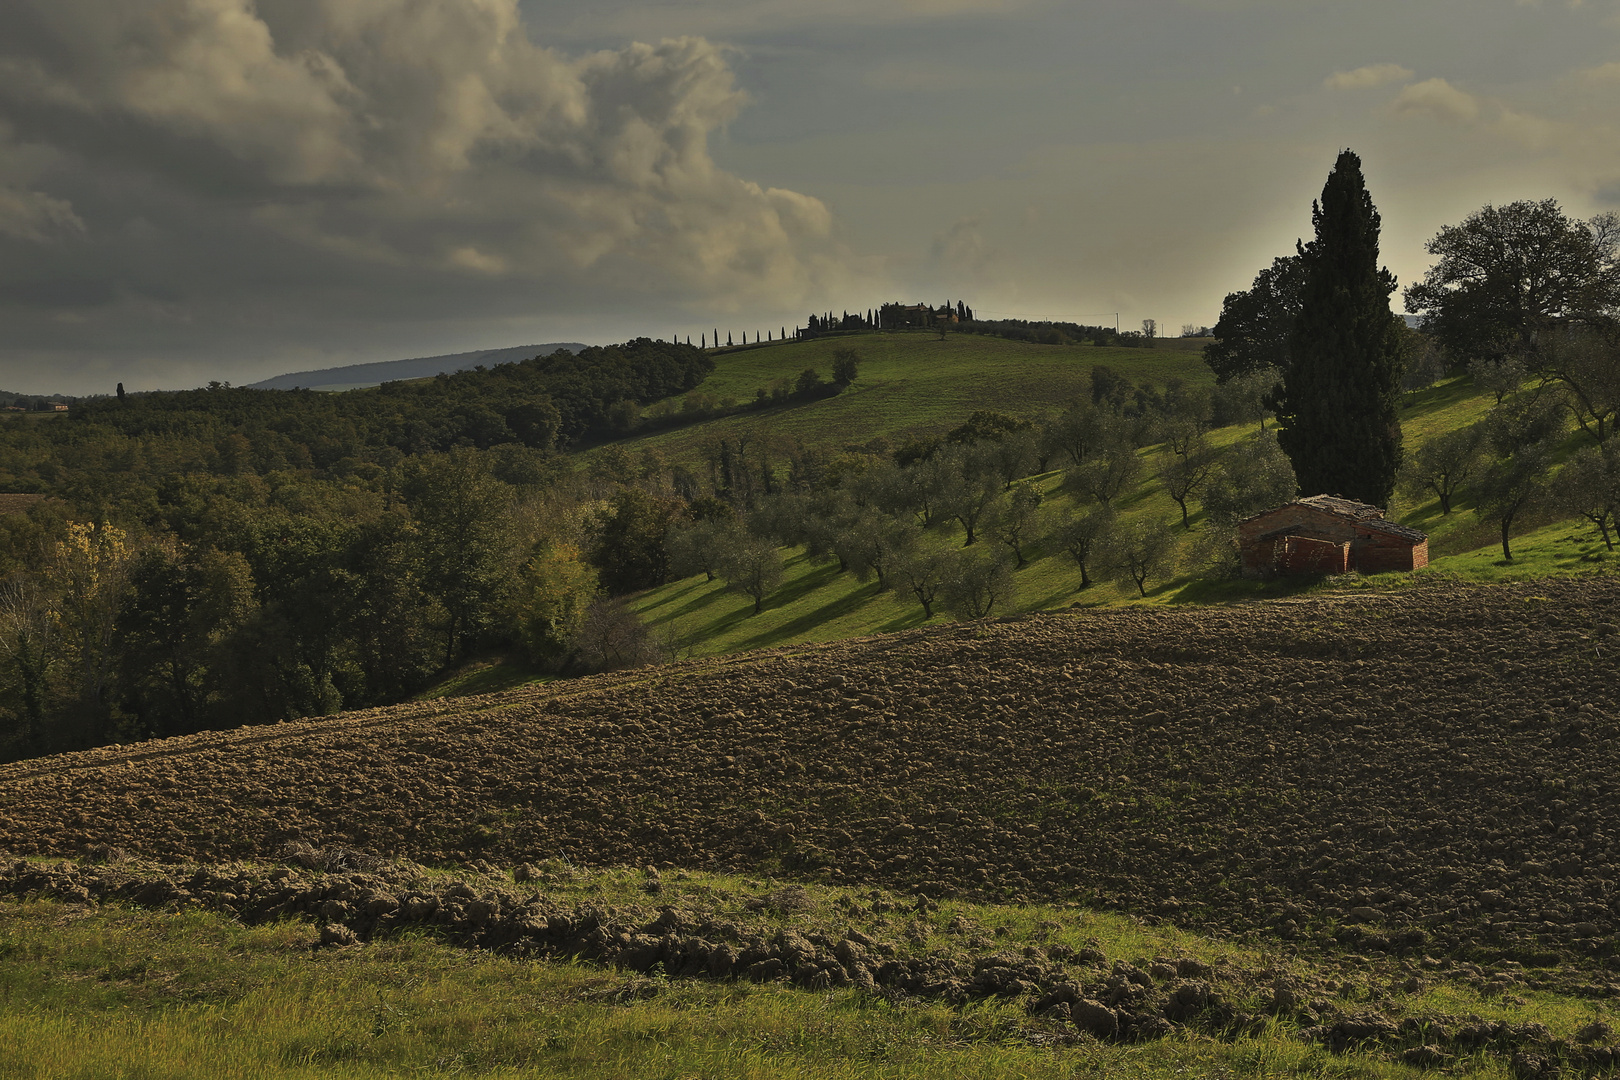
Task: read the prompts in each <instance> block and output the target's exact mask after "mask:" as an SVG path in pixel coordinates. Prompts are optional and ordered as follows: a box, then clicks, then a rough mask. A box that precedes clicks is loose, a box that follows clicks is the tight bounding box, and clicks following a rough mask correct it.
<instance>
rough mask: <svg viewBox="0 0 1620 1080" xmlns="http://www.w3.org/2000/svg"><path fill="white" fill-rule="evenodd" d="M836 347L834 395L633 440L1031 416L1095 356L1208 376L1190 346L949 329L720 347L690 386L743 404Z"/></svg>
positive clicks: (675, 453) (848, 434) (844, 433)
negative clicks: (1132, 345)
mask: <svg viewBox="0 0 1620 1080" xmlns="http://www.w3.org/2000/svg"><path fill="white" fill-rule="evenodd" d="M840 348H852V349H854V350H855V351H856V352H858V353H859V354H860V356H861V367H860V374H859V376H858V377H857V379H856V380H855V383H854V384H853V385H852V386H850V387H849V388H848V389H847V390H845V391H844V392H843V393H842V394H839V395H837V396H836V397H832V398H823V399H821V400H819V401H811V402H799V403H794V404H791V405H785V406H780V407H775V408H770V409H759V410H753V409H750V410H746V411H744V412H742V413H740V414H738V415H735V416H730V417H725V418H722V419H718V420H713V421H709V422H707V423H703V424H697V425H692V426H688V427H681V428H674V429H669V430H664V431H659V432H655V433H652V434H648V435H645V436H642V437H640V438H639V439H636V440H634V444H635V445H638V446H639V445H648V446H655V447H657V448H658V449H660V450H662V451H663V452H664V453H666V454H668V455H669V456H670V457H672V458H674V459H676V460H683V459H686V458H690V457H691V456H693V455H694V453H695V448H696V447H697V445H698V444H699V443H700V442H701V441H702V440H703V439H704V438H706V437H708V436H711V435H715V434H735V433H736V432H738V431H742V430H748V429H756V430H768V431H770V432H771V433H772V434H775V435H779V436H783V437H797V438H799V439H802V440H804V441H806V442H813V443H822V444H831V445H834V446H843V445H846V444H850V443H863V442H865V441H867V440H869V439H872V438H874V437H876V436H879V435H882V436H886V437H888V438H890V439H891V440H896V439H900V438H903V437H905V436H906V435H911V434H921V433H932V432H942V431H945V430H948V429H950V428H952V427H955V426H956V425H958V424H960V423H962V422H963V421H964V420H966V419H967V418H968V416H969V414H971V413H972V412H973V411H974V410H976V409H990V410H993V411H996V412H1002V413H1008V414H1010V415H1014V416H1024V417H1029V418H1031V419H1034V418H1037V417H1041V416H1048V415H1051V414H1053V413H1056V412H1058V411H1060V410H1061V409H1062V408H1063V406H1064V404H1065V403H1066V402H1068V401H1070V400H1072V399H1073V398H1074V397H1076V396H1077V395H1079V394H1086V393H1090V389H1091V369H1092V367H1093V366H1094V365H1098V364H1101V365H1103V366H1105V367H1108V368H1112V369H1113V370H1114V371H1116V372H1118V373H1119V374H1121V375H1123V376H1125V377H1126V378H1128V379H1130V380H1131V381H1132V382H1143V381H1150V382H1153V383H1155V384H1157V385H1159V386H1163V385H1164V384H1165V383H1166V382H1167V381H1169V380H1170V379H1173V378H1174V379H1181V380H1183V381H1185V382H1189V383H1200V384H1202V383H1213V381H1214V379H1213V377H1212V375H1211V374H1210V371H1209V368H1207V367H1206V366H1205V365H1204V363H1203V359H1202V357H1201V356H1200V354H1199V353H1197V352H1189V351H1182V350H1172V349H1118V348H1097V347H1094V346H1090V345H1067V346H1061V345H1032V344H1029V343H1026V342H1022V341H1005V340H1003V339H1001V338H992V337H980V336H978V335H974V334H952V335H949V336H947V337H946V338H945V339H944V340H943V341H942V340H940V339H939V337H938V336H937V335H933V334H923V333H882V334H878V333H874V334H859V335H853V336H850V337H833V338H819V339H816V340H813V341H794V342H787V343H785V344H780V345H775V346H769V347H765V348H757V349H755V348H750V349H737V350H733V351H727V350H721V351H720V352H719V353H717V354H716V356H715V370H714V373H713V374H712V375H710V376H709V378H708V379H706V380H705V381H704V383H703V385H701V386H700V387H698V389H697V392H698V393H701V394H709V395H712V396H713V397H714V398H716V399H717V400H720V401H725V400H727V399H730V400H733V401H736V402H738V403H746V402H750V401H753V400H754V395H755V391H757V390H758V389H760V388H761V387H769V386H770V385H771V384H772V383H773V382H775V381H776V380H778V379H781V378H787V379H789V380H790V381H791V380H793V379H796V378H798V375H799V373H800V372H801V371H804V370H805V369H806V368H815V369H816V370H817V371H818V372H819V373H820V374H821V376H822V378H823V379H827V378H830V377H831V373H832V356H833V352H834V350H836V349H840Z"/></svg>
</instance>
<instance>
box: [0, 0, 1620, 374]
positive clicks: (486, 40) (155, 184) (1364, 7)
mask: <svg viewBox="0 0 1620 1080" xmlns="http://www.w3.org/2000/svg"><path fill="white" fill-rule="evenodd" d="M1346 147H1348V148H1350V149H1352V150H1354V151H1356V153H1358V154H1359V155H1360V156H1361V159H1362V162H1363V171H1364V174H1365V176H1366V180H1367V185H1368V189H1369V191H1370V192H1371V194H1372V197H1373V200H1374V202H1375V204H1376V205H1377V206H1378V208H1379V210H1380V212H1381V214H1382V216H1383V226H1384V231H1383V246H1382V255H1383V261H1384V262H1385V263H1386V264H1387V265H1388V267H1389V268H1390V270H1392V271H1393V272H1394V273H1395V275H1396V276H1397V278H1398V279H1399V280H1400V282H1401V284H1402V286H1403V287H1404V286H1405V285H1407V284H1410V283H1412V282H1413V281H1415V280H1418V279H1420V278H1421V276H1422V274H1423V273H1424V271H1425V269H1426V268H1427V267H1428V265H1429V261H1430V260H1429V258H1428V256H1427V255H1426V254H1425V252H1424V244H1425V242H1426V241H1427V240H1429V239H1430V238H1431V237H1433V236H1434V235H1435V233H1436V232H1437V231H1438V230H1439V229H1440V228H1441V227H1442V226H1445V225H1448V224H1455V223H1457V222H1459V221H1461V220H1462V219H1463V218H1464V217H1466V216H1467V215H1468V214H1469V213H1471V212H1473V211H1474V210H1477V209H1478V208H1480V207H1481V206H1484V205H1485V204H1487V203H1493V204H1497V205H1500V204H1503V203H1507V202H1512V201H1514V200H1517V199H1545V198H1555V199H1557V200H1559V202H1560V203H1561V204H1562V205H1563V206H1564V208H1565V210H1566V211H1567V212H1568V213H1569V214H1571V215H1572V216H1575V217H1580V218H1586V217H1590V216H1592V215H1594V214H1597V213H1600V212H1604V211H1608V210H1612V209H1620V0H1356V2H1355V3H1344V2H1342V0H1091V2H1075V0H1069V2H1065V3H1057V2H1049V0H818V2H817V3H814V4H807V3H803V2H801V0H543V2H541V0H256V2H255V0H7V2H6V3H5V4H3V5H0V389H4V390H12V391H24V392H32V393H67V394H90V393H108V392H111V391H112V389H113V388H114V386H115V385H116V384H117V383H119V382H122V383H124V384H125V385H126V387H127V388H129V389H131V390H140V389H156V388H184V387H191V386H198V385H202V384H204V383H206V382H208V381H210V380H220V381H227V382H232V383H238V384H240V383H246V382H252V381H255V380H257V379H262V378H267V377H269V376H272V375H276V374H281V373H284V372H289V371H301V370H307V369H312V368H322V367H332V366H335V365H339V364H349V363H363V362H369V361H376V360H393V359H400V358H403V357H414V356H427V355H435V354H438V353H451V352H463V351H468V350H473V349H481V348H495V347H501V346H510V345H522V344H528V343H542V342H554V341H584V342H591V343H598V344H605V343H608V342H612V341H622V340H626V339H628V338H632V337H637V336H643V335H645V336H650V337H665V338H667V337H670V336H671V335H675V336H679V337H681V338H682V339H683V340H684V338H685V337H686V336H687V335H690V336H691V338H692V340H693V341H694V342H696V341H697V340H698V337H699V334H701V333H705V332H710V331H712V329H713V328H715V327H718V328H719V329H720V331H721V333H722V334H727V333H737V334H741V333H744V332H747V333H753V332H756V331H765V330H773V331H775V330H779V329H780V328H781V327H782V326H788V327H792V326H794V325H797V324H802V323H803V322H804V320H805V316H806V315H807V314H809V313H810V312H819V311H824V310H832V311H842V310H850V311H855V310H861V311H864V310H866V309H868V308H872V307H876V306H877V305H878V304H880V303H882V302H884V301H886V300H903V301H906V302H917V301H927V302H929V303H933V304H939V303H943V302H946V301H947V300H949V301H955V300H965V301H966V302H967V303H968V304H969V305H970V306H971V307H973V308H974V309H975V311H976V313H977V314H978V315H979V316H980V317H995V318H1026V319H1065V320H1075V321H1079V322H1085V323H1112V322H1114V321H1115V319H1116V318H1117V320H1118V322H1119V324H1120V326H1121V327H1122V328H1126V329H1129V328H1134V327H1139V326H1140V325H1141V322H1142V320H1143V319H1149V318H1151V319H1155V320H1156V321H1157V323H1158V324H1159V326H1160V327H1161V328H1162V329H1164V330H1167V331H1169V332H1170V333H1178V332H1179V331H1180V328H1181V327H1182V326H1183V325H1185V324H1195V325H1211V324H1213V323H1214V322H1215V321H1216V319H1217V317H1218V315H1219V313H1220V306H1221V301H1222V298H1223V297H1224V296H1225V295H1226V294H1227V293H1229V292H1233V291H1236V290H1240V289H1244V288H1247V287H1248V285H1249V283H1250V282H1251V281H1252V279H1253V277H1254V275H1255V273H1256V272H1257V271H1258V270H1260V269H1261V268H1262V267H1264V266H1266V265H1268V264H1269V263H1270V261H1271V259H1272V258H1273V257H1275V256H1277V255H1282V254H1286V253H1288V252H1290V251H1292V250H1293V245H1294V241H1295V240H1296V239H1297V238H1299V237H1301V236H1305V235H1306V234H1307V233H1308V231H1309V229H1310V209H1311V201H1312V199H1314V198H1315V197H1316V196H1318V195H1319V194H1320V192H1321V188H1322V184H1323V183H1324V181H1325V180H1326V177H1327V173H1328V171H1329V170H1330V169H1331V168H1332V166H1333V163H1334V160H1335V158H1336V157H1337V155H1338V152H1339V151H1340V150H1341V149H1344V148H1346ZM1395 307H1396V308H1397V310H1398V309H1399V308H1400V298H1399V295H1398V294H1397V296H1396V298H1395Z"/></svg>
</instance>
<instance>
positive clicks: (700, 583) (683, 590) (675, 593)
mask: <svg viewBox="0 0 1620 1080" xmlns="http://www.w3.org/2000/svg"><path fill="white" fill-rule="evenodd" d="M712 584H714V583H713V582H712V581H707V580H700V579H696V578H694V579H693V580H692V582H691V583H690V584H687V585H682V586H681V587H680V588H678V589H673V590H671V591H670V592H669V594H668V595H666V596H661V597H659V598H658V599H657V600H656V601H655V602H653V603H651V604H648V605H647V606H646V607H644V608H642V609H641V614H642V615H647V616H650V615H652V614H653V613H654V612H656V611H657V610H658V609H659V608H661V607H668V606H669V605H671V604H673V603H675V602H676V601H677V600H680V599H681V598H682V597H685V596H689V595H691V593H692V591H693V590H694V589H702V588H703V587H704V586H706V585H712Z"/></svg>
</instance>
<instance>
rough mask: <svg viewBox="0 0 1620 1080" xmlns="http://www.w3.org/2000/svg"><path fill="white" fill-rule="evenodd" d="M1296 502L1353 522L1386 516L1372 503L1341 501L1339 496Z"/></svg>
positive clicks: (1312, 496)
mask: <svg viewBox="0 0 1620 1080" xmlns="http://www.w3.org/2000/svg"><path fill="white" fill-rule="evenodd" d="M1294 502H1296V503H1302V504H1304V505H1305V506H1311V507H1315V508H1316V509H1318V510H1321V511H1323V512H1325V513H1329V514H1333V515H1335V516H1336V517H1342V518H1349V519H1351V520H1352V521H1366V520H1367V519H1368V518H1381V517H1383V516H1384V512H1383V511H1382V510H1380V509H1378V507H1376V506H1373V505H1372V504H1371V503H1364V502H1356V501H1355V500H1354V499H1341V498H1340V497H1339V496H1337V495H1310V496H1307V497H1305V498H1303V499H1295V500H1294Z"/></svg>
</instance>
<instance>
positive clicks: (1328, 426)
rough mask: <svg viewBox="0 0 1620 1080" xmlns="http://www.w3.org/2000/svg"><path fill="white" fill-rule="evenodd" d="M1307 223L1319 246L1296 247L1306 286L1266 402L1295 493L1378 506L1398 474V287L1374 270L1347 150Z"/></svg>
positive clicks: (1373, 237) (1355, 170) (1360, 186)
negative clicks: (1394, 307)
mask: <svg viewBox="0 0 1620 1080" xmlns="http://www.w3.org/2000/svg"><path fill="white" fill-rule="evenodd" d="M1311 220H1312V223H1313V224H1314V225H1315V228H1316V239H1315V240H1313V241H1312V242H1311V244H1310V245H1309V246H1308V247H1306V246H1302V247H1301V248H1300V254H1301V256H1302V257H1303V259H1304V261H1305V280H1304V284H1303V286H1302V288H1301V293H1300V309H1299V317H1298V318H1297V319H1296V320H1295V321H1294V329H1293V333H1292V334H1291V335H1290V336H1289V339H1288V347H1289V359H1288V369H1287V371H1286V372H1285V374H1284V376H1283V382H1282V385H1281V386H1280V387H1279V388H1278V390H1277V391H1276V393H1275V394H1274V396H1273V397H1272V399H1271V400H1270V401H1269V402H1268V403H1269V404H1270V405H1271V406H1272V407H1273V408H1274V410H1275V411H1276V413H1277V419H1278V421H1279V422H1280V424H1281V425H1282V430H1281V431H1280V432H1279V434H1278V439H1279V441H1280V442H1281V444H1282V448H1283V450H1284V452H1286V453H1287V454H1288V458H1289V460H1290V461H1292V462H1293V464H1294V473H1295V475H1296V476H1297V477H1298V478H1299V486H1300V488H1301V490H1303V491H1308V492H1311V493H1313V494H1314V493H1317V492H1323V493H1326V494H1331V495H1342V496H1344V497H1346V498H1351V499H1357V500H1360V501H1361V502H1367V503H1372V504H1374V505H1377V506H1385V505H1388V503H1389V497H1390V494H1391V493H1392V492H1393V491H1394V490H1395V474H1396V472H1397V470H1399V468H1400V465H1401V425H1400V419H1399V417H1398V415H1397V411H1396V410H1397V404H1398V401H1399V397H1400V392H1401V369H1402V358H1401V338H1400V333H1399V328H1398V326H1397V325H1396V323H1397V317H1396V316H1395V315H1393V314H1391V313H1390V310H1389V294H1390V293H1392V292H1394V291H1395V278H1394V276H1393V275H1392V274H1390V272H1389V271H1388V270H1385V269H1381V268H1380V267H1379V266H1378V232H1379V217H1378V211H1377V209H1376V208H1375V207H1374V206H1373V202H1372V196H1371V195H1369V194H1368V193H1367V186H1366V183H1365V181H1364V180H1363V179H1362V175H1361V159H1360V158H1359V157H1357V156H1356V155H1355V154H1353V153H1352V152H1350V151H1349V150H1346V151H1344V152H1343V153H1341V154H1340V155H1339V160H1338V162H1337V163H1336V164H1335V165H1334V167H1333V172H1332V173H1330V174H1329V175H1328V180H1327V184H1326V186H1325V187H1323V189H1322V199H1321V201H1320V202H1318V203H1314V204H1312V207H1311Z"/></svg>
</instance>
